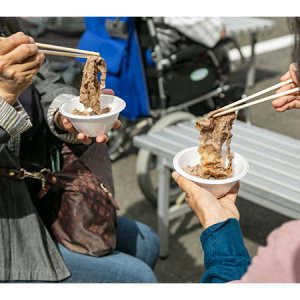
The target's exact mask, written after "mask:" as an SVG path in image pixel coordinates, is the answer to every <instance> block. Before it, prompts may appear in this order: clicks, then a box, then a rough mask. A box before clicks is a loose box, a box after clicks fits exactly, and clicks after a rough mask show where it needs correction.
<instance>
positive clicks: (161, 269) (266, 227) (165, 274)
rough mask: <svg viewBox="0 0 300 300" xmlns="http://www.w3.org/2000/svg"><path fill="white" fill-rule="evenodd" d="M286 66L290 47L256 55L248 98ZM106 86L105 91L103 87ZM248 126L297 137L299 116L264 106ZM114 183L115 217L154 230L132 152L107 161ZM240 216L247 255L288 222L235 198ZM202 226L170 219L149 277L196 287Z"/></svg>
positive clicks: (281, 25) (281, 24) (239, 69)
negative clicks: (165, 250) (165, 251)
mask: <svg viewBox="0 0 300 300" xmlns="http://www.w3.org/2000/svg"><path fill="white" fill-rule="evenodd" d="M270 19H273V20H274V21H275V22H276V25H275V27H274V29H272V30H268V31H266V32H262V33H260V34H259V35H258V42H261V41H265V40H270V39H273V38H276V37H280V36H285V35H288V34H289V33H290V32H289V29H288V26H287V20H286V18H284V17H280V18H270ZM238 40H239V42H240V44H241V45H242V46H243V45H248V44H249V43H250V39H249V36H248V35H245V36H244V37H240V38H239V39H238ZM36 41H38V42H44V43H52V44H57V45H63V46H70V47H76V45H77V41H78V37H74V36H73V37H68V38H66V36H61V35H59V34H55V33H53V32H52V33H51V32H47V33H45V34H43V35H42V36H40V37H37V38H36ZM290 63H291V48H290V47H286V48H283V49H280V50H276V51H271V52H268V53H264V54H260V55H258V56H257V57H256V65H257V72H256V82H255V85H254V87H253V88H251V89H247V90H246V94H248V95H250V94H253V93H255V92H257V91H260V90H262V89H264V88H267V87H269V86H271V85H274V84H276V83H278V82H279V79H280V77H281V76H282V75H283V74H284V73H285V72H286V71H287V70H288V67H289V65H290ZM233 68H234V71H235V72H236V74H237V76H240V78H245V74H246V69H245V68H244V67H243V66H241V65H239V63H238V62H235V63H234V66H233ZM108 88H109V87H108ZM250 113H251V120H252V123H253V124H255V125H258V126H261V127H263V128H267V129H269V130H272V131H275V132H279V133H282V134H285V135H287V136H291V137H294V138H297V139H300V130H299V129H298V128H299V124H300V123H299V122H300V113H299V111H288V112H285V113H276V112H275V111H274V109H273V107H272V105H271V104H270V102H267V103H263V104H260V105H259V106H254V107H252V108H251V109H250ZM112 167H113V175H114V180H115V189H116V200H117V202H118V204H119V206H120V208H121V209H120V211H119V215H120V216H125V217H128V218H132V219H135V220H138V221H141V222H143V223H145V224H147V225H149V226H150V227H152V228H153V229H154V230H157V215H156V208H155V207H154V206H153V205H152V204H151V203H149V202H148V201H147V200H146V199H145V197H144V195H143V194H142V192H141V190H140V189H139V186H138V182H137V177H136V171H135V169H136V151H131V152H129V153H128V154H126V155H124V156H123V157H122V158H120V159H118V160H116V161H114V162H113V163H112ZM237 206H238V208H239V211H240V214H241V220H240V224H241V228H242V233H243V237H244V241H245V245H246V247H247V249H248V251H249V253H250V255H251V256H252V257H253V256H254V255H255V254H256V252H257V248H258V247H259V246H260V245H265V243H266V237H267V236H268V234H269V233H270V232H271V231H272V230H273V229H275V228H277V227H278V226H280V225H281V224H282V223H284V222H286V221H288V220H290V218H288V217H286V216H283V215H281V214H278V213H275V212H273V211H271V210H268V209H266V208H263V207H261V206H259V205H256V204H253V203H251V202H249V201H247V200H245V199H242V198H238V200H237ZM201 232H202V227H201V225H200V224H199V222H198V220H197V218H196V217H195V216H194V214H193V213H190V214H187V215H186V216H182V217H179V218H177V219H175V220H173V221H171V226H170V238H169V249H170V254H169V256H168V257H167V258H165V259H161V258H159V260H158V262H157V265H156V267H155V274H156V276H157V279H158V282H159V283H198V282H199V281H200V279H201V277H202V275H203V273H204V272H205V269H204V265H203V250H202V247H201V244H200V238H199V237H200V234H201Z"/></svg>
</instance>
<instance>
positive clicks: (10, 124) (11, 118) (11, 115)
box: [0, 97, 32, 137]
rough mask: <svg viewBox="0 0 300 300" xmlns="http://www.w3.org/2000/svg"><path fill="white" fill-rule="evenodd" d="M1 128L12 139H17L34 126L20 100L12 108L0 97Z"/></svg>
mask: <svg viewBox="0 0 300 300" xmlns="http://www.w3.org/2000/svg"><path fill="white" fill-rule="evenodd" d="M0 126H1V127H2V128H3V129H4V130H5V131H6V132H7V133H8V134H9V135H10V136H11V137H15V136H17V135H19V134H21V133H22V132H24V131H26V130H27V129H29V128H30V127H31V126H32V124H31V121H30V118H29V116H28V114H27V113H26V111H25V110H24V108H23V106H22V105H21V103H20V102H19V101H18V100H17V101H16V103H15V104H14V105H13V106H11V105H9V104H8V103H7V102H6V101H5V100H3V99H2V98H1V97H0Z"/></svg>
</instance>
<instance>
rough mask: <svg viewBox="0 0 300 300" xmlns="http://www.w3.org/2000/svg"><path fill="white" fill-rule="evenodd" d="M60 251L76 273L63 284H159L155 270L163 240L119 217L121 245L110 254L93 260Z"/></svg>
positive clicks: (118, 231) (71, 271) (150, 231)
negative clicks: (160, 244)
mask: <svg viewBox="0 0 300 300" xmlns="http://www.w3.org/2000/svg"><path fill="white" fill-rule="evenodd" d="M58 248H59V251H60V253H61V255H62V257H63V259H64V261H65V263H66V265H67V267H68V269H69V271H70V273H71V274H72V276H71V277H69V278H68V279H66V280H64V281H63V283H156V282H157V280H156V277H155V274H154V272H153V268H154V266H155V263H156V261H157V258H158V255H159V239H158V236H157V234H156V233H155V232H154V231H153V230H152V229H151V228H150V227H148V226H146V225H144V224H142V223H140V222H137V221H134V220H130V219H127V218H124V217H118V228H117V246H116V249H115V250H114V251H113V252H112V253H111V254H109V255H106V256H102V257H92V256H88V255H82V254H78V253H74V252H70V251H69V250H67V249H66V248H64V247H63V246H62V245H61V244H58Z"/></svg>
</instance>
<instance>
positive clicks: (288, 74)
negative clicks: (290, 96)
mask: <svg viewBox="0 0 300 300" xmlns="http://www.w3.org/2000/svg"><path fill="white" fill-rule="evenodd" d="M290 78H291V74H290V71H287V72H286V73H285V74H284V75H283V76H282V77H281V78H280V81H287V80H289V79H290Z"/></svg>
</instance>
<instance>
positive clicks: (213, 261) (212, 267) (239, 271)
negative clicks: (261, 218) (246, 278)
mask: <svg viewBox="0 0 300 300" xmlns="http://www.w3.org/2000/svg"><path fill="white" fill-rule="evenodd" d="M200 240H201V243H202V247H203V251H204V266H205V269H206V272H205V273H204V275H203V277H202V279H201V283H224V282H229V281H233V280H239V279H240V278H241V277H242V275H243V274H244V273H245V272H246V271H247V268H248V266H249V265H250V263H251V257H250V256H249V253H248V251H247V249H246V247H245V245H244V241H243V236H242V232H241V228H240V224H239V222H238V221H237V220H236V219H228V220H226V221H224V222H220V223H217V224H215V225H213V226H210V227H208V228H207V229H205V230H204V231H203V232H202V234H201V236H200Z"/></svg>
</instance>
